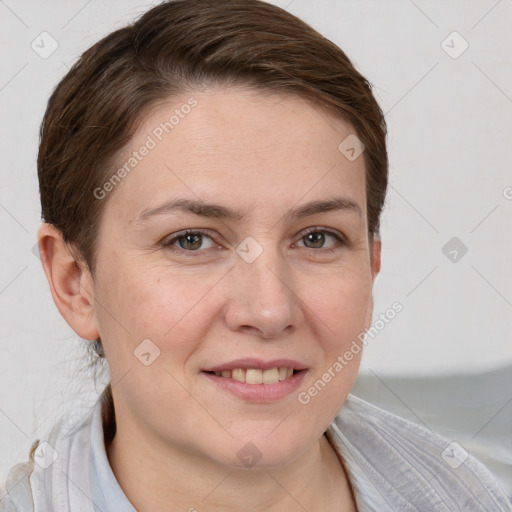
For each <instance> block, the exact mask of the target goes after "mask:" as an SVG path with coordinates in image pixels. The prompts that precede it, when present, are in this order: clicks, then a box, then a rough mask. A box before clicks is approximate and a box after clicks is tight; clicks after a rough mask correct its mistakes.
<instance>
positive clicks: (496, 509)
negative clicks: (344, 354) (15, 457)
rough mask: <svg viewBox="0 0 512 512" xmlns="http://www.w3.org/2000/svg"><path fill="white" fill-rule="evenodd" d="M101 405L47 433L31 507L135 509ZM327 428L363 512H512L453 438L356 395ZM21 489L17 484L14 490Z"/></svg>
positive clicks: (67, 511)
mask: <svg viewBox="0 0 512 512" xmlns="http://www.w3.org/2000/svg"><path fill="white" fill-rule="evenodd" d="M101 404H102V402H101V398H100V399H98V401H97V402H96V404H95V405H94V407H93V408H92V409H91V410H90V411H89V413H88V414H87V415H86V416H85V417H83V419H82V420H81V421H79V422H78V423H76V422H75V423H74V424H73V422H72V421H71V420H67V421H64V420H63V421H61V422H60V423H59V424H57V425H56V426H55V427H54V429H53V430H52V432H51V433H50V435H49V436H48V438H47V441H48V443H50V445H51V446H52V447H54V448H55V449H56V450H57V452H58V453H59V457H58V458H57V460H56V461H55V462H54V463H53V464H52V465H51V466H50V467H48V468H47V469H43V468H42V467H41V466H40V465H39V464H35V465H34V470H33V471H32V473H31V475H30V486H31V488H32V493H33V499H34V512H48V511H49V510H52V511H53V512H136V511H135V508H134V507H133V506H132V505H131V504H130V502H129V501H128V499H127V498H126V496H125V494H124V493H123V491H122V489H121V487H120V486H119V484H118V482H117V480H116V479H115V476H114V474H113V472H112V469H111V467H110V465H109V463H108V459H107V455H106V451H105V446H104V441H103V425H102V420H101ZM329 432H330V434H331V435H332V438H333V440H334V442H335V444H336V446H337V448H338V450H339V452H340V454H341V456H342V458H343V461H344V463H345V467H346V468H347V471H348V474H349V479H350V482H351V484H352V487H353V489H354V492H355V498H356V502H357V507H358V511H359V512H388V511H389V512H394V511H397V510H404V511H405V510H407V511H417V512H425V511H427V510H428V511H430V510H436V512H451V511H454V510H464V511H465V512H466V511H475V512H477V511H479V512H490V511H492V512H512V504H511V502H510V500H509V499H508V498H507V496H506V494H505V493H504V491H503V490H502V489H501V487H500V486H499V485H498V483H497V482H496V480H495V479H494V477H493V476H492V475H491V473H490V472H489V471H488V470H487V469H486V468H485V466H483V465H482V464H481V463H480V462H478V461H477V460H476V459H475V458H473V457H472V456H470V455H469V456H468V457H467V458H466V459H465V460H464V462H463V463H462V464H461V465H460V466H458V467H457V468H456V469H455V468H452V467H451V466H450V465H449V464H448V463H447V462H445V459H443V456H442V453H443V451H444V450H445V449H446V448H447V446H448V445H449V444H450V443H449V441H447V440H446V439H444V438H442V437H440V436H438V435H436V434H434V433H433V432H431V431H429V430H428V429H427V428H425V427H423V426H421V425H417V424H415V423H412V422H410V421H408V420H405V419H403V418H400V417H398V416H396V415H394V414H392V413H389V412H387V411H384V410H382V409H380V408H378V407H376V406H374V405H372V404H369V403H368V402H365V401H364V400H362V399H360V398H357V397H355V396H354V395H349V397H348V398H347V400H346V402H345V404H344V406H343V408H342V410H341V412H340V413H339V414H338V415H337V416H336V418H335V419H334V421H333V422H332V423H331V425H330V426H329ZM16 489H18V491H16ZM21 490H22V486H19V485H18V486H14V488H13V493H14V492H18V493H21V492H22V491H21Z"/></svg>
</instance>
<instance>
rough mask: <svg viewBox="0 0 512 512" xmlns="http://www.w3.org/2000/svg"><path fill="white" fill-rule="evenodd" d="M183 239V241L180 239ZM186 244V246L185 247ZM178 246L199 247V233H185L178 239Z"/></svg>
mask: <svg viewBox="0 0 512 512" xmlns="http://www.w3.org/2000/svg"><path fill="white" fill-rule="evenodd" d="M183 240H185V243H183V242H182V241H183ZM187 244H189V245H188V247H187ZM180 246H181V248H182V249H199V247H201V235H199V234H197V235H185V236H183V237H181V239H180Z"/></svg>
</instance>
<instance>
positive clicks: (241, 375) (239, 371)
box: [214, 367, 293, 384]
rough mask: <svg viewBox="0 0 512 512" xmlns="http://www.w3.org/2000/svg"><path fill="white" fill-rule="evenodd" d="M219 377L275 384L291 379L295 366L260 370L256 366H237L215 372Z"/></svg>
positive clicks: (252, 382) (248, 382) (251, 382)
mask: <svg viewBox="0 0 512 512" xmlns="http://www.w3.org/2000/svg"><path fill="white" fill-rule="evenodd" d="M214 373H215V375H217V377H224V378H227V379H229V378H232V379H234V380H237V381H239V382H246V383H247V384H275V383H276V382H279V381H282V380H285V379H289V378H290V377H291V376H292V375H293V368H285V367H282V368H270V369H268V370H259V369H255V368H247V369H244V368H236V369H235V370H233V371H230V370H223V371H222V372H214Z"/></svg>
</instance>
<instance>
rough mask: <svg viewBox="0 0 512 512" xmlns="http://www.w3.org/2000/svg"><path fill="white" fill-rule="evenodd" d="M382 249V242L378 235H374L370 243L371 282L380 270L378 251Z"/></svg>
mask: <svg viewBox="0 0 512 512" xmlns="http://www.w3.org/2000/svg"><path fill="white" fill-rule="evenodd" d="M381 249H382V242H381V240H380V237H378V236H376V235H374V236H373V239H372V242H371V245H370V266H371V272H372V283H374V282H375V278H376V277H377V274H378V273H379V272H380V252H381Z"/></svg>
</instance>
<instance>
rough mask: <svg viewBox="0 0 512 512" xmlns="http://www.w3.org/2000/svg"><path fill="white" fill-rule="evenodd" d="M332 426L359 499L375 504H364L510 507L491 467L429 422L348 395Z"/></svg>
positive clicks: (420, 507) (476, 508)
mask: <svg viewBox="0 0 512 512" xmlns="http://www.w3.org/2000/svg"><path fill="white" fill-rule="evenodd" d="M328 431H329V434H330V435H331V436H332V438H333V439H334V442H335V443H336V446H337V448H338V449H339V451H340V453H341V456H342V458H343V460H344V462H345V464H346V466H347V471H348V473H349V476H350V478H351V481H352V483H353V486H354V487H355V489H354V491H355V493H356V495H358V499H359V500H360V502H361V503H362V504H368V503H374V504H375V508H371V507H368V506H366V507H364V506H362V505H361V506H360V508H361V510H395V509H396V508H398V509H400V510H402V509H403V510H434V509H435V510H439V511H441V510H446V511H451V510H464V511H482V512H484V511H488V510H493V511H496V512H500V511H503V512H505V511H510V512H512V503H511V500H510V498H509V497H507V495H506V494H505V492H504V491H503V489H502V488H501V487H500V486H499V484H498V483H497V481H496V479H495V478H494V477H493V476H492V474H491V473H490V471H489V470H488V469H487V468H486V467H485V466H484V465H483V464H482V463H480V462H479V461H478V460H477V459H476V458H474V457H473V456H472V455H470V454H469V453H467V452H466V450H465V449H464V448H463V447H462V446H461V445H460V444H458V443H457V442H455V441H450V440H447V439H445V438H443V437H441V436H439V435H438V434H436V433H435V432H433V431H432V430H430V429H429V428H428V427H427V426H426V425H425V426H423V425H420V424H417V423H413V422H411V421H408V420H406V419H404V418H401V417H399V416H396V415H395V414H392V413H390V412H388V411H385V410H383V409H380V408H379V407H376V406H374V405H372V404H370V403H368V402H366V401H364V400H362V399H360V398H357V397H355V396H354V395H349V397H348V399H347V401H346V403H345V405H344V406H343V408H342V409H341V411H340V413H339V414H338V415H337V416H336V418H335V420H334V421H333V422H332V423H331V425H330V427H329V430H328ZM377 503H380V504H381V505H377ZM390 504H391V508H389V507H390ZM379 506H381V508H379ZM400 507H402V508H400Z"/></svg>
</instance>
